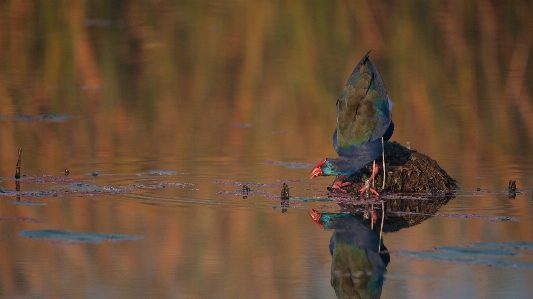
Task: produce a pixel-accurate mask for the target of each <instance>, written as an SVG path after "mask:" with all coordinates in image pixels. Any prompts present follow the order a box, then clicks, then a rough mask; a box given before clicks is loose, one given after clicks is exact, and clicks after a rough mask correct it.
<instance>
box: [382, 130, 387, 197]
mask: <svg viewBox="0 0 533 299" xmlns="http://www.w3.org/2000/svg"><path fill="white" fill-rule="evenodd" d="M381 156H382V157H383V185H382V186H381V191H383V190H385V179H386V176H387V172H386V171H385V141H384V140H383V136H382V137H381Z"/></svg>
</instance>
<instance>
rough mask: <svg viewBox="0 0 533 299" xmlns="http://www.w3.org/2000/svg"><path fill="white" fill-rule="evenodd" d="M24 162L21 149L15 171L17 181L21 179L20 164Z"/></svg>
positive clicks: (20, 149)
mask: <svg viewBox="0 0 533 299" xmlns="http://www.w3.org/2000/svg"><path fill="white" fill-rule="evenodd" d="M21 160H22V148H20V147H19V159H18V161H17V169H16V170H15V179H17V180H18V179H20V163H21Z"/></svg>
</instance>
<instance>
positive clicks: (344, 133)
mask: <svg viewBox="0 0 533 299" xmlns="http://www.w3.org/2000/svg"><path fill="white" fill-rule="evenodd" d="M369 54H370V51H368V53H366V54H365V55H364V56H363V58H361V60H360V61H359V63H358V64H357V65H356V67H355V68H354V70H353V72H352V74H351V75H350V78H349V79H348V82H347V83H346V85H345V87H344V89H343V91H342V93H341V95H340V96H339V98H338V99H337V102H336V107H337V108H336V110H337V116H336V118H337V126H336V128H335V130H334V132H333V147H334V149H335V151H336V152H337V155H338V157H337V158H325V159H323V160H322V161H320V163H318V164H317V165H316V166H315V167H314V168H313V169H312V170H311V172H310V173H309V176H310V178H315V177H318V176H337V179H336V180H335V181H334V183H333V185H332V187H333V188H334V189H338V190H342V189H341V187H343V186H346V185H349V184H350V183H349V182H344V180H345V178H346V176H349V175H351V174H353V173H355V172H357V171H358V170H359V169H361V168H363V167H364V166H365V165H367V164H368V163H370V162H372V161H375V160H376V159H377V158H378V157H379V156H380V155H381V154H382V151H383V150H384V143H385V142H387V141H388V140H389V139H390V138H391V136H392V133H393V132H394V123H393V122H392V102H391V100H390V98H389V96H388V95H387V90H386V88H385V83H384V82H383V79H382V78H381V75H380V74H379V72H378V70H377V69H376V68H375V67H374V65H373V64H372V62H371V61H370V58H369ZM377 171H378V167H377V166H376V165H375V163H374V167H373V170H372V175H371V176H370V179H369V181H372V180H373V178H374V176H375V174H376V173H377ZM365 190H366V188H365V187H363V188H362V189H361V193H362V192H364V191H365ZM371 191H372V192H373V193H374V194H376V195H378V194H377V192H376V191H375V190H374V189H371Z"/></svg>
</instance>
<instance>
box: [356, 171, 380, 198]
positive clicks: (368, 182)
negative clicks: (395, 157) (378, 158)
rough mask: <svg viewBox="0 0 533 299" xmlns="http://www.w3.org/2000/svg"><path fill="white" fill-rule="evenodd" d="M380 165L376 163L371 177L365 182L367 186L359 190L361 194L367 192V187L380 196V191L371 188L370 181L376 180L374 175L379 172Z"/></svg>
mask: <svg viewBox="0 0 533 299" xmlns="http://www.w3.org/2000/svg"><path fill="white" fill-rule="evenodd" d="M378 170H379V168H378V166H377V165H375V164H374V169H373V170H372V175H371V176H370V178H369V179H368V180H367V181H366V182H365V186H363V188H361V189H360V190H359V192H361V194H363V192H365V191H366V190H367V189H368V190H370V192H372V193H374V194H375V195H376V196H379V193H378V192H377V191H376V190H374V189H373V188H370V181H373V180H374V177H375V176H376V174H377V173H378Z"/></svg>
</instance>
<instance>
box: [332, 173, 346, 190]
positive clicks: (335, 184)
mask: <svg viewBox="0 0 533 299" xmlns="http://www.w3.org/2000/svg"><path fill="white" fill-rule="evenodd" d="M345 178H346V176H345V175H339V176H338V177H337V178H336V179H335V181H334V182H333V185H332V186H331V188H332V189H337V190H339V191H341V192H346V190H344V189H342V187H344V186H349V185H350V184H351V183H350V182H345V181H344V179H345Z"/></svg>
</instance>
